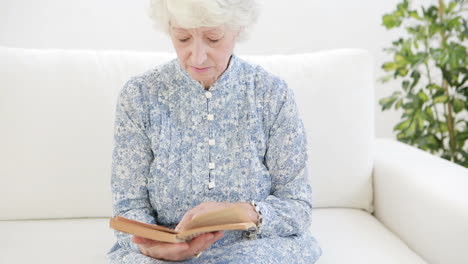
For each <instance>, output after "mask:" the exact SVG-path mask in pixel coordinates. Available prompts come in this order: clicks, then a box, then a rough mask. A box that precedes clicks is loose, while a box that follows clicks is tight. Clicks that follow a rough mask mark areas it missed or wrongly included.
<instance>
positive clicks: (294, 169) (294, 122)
mask: <svg viewBox="0 0 468 264" xmlns="http://www.w3.org/2000/svg"><path fill="white" fill-rule="evenodd" d="M276 86H278V85H276ZM279 86H280V87H279V88H280V89H279V91H280V92H279V93H278V94H277V95H273V96H271V98H270V100H269V101H270V102H269V105H270V107H269V108H270V111H271V113H270V116H271V118H270V119H271V120H272V121H271V123H272V125H271V126H270V130H269V140H268V146H267V150H266V153H265V161H264V162H265V166H266V167H267V169H268V171H269V173H270V175H271V179H272V188H271V193H270V195H269V196H267V198H266V199H265V200H264V201H260V202H258V205H259V208H260V211H261V213H262V216H263V224H262V227H261V228H260V234H261V235H262V236H290V235H296V234H301V233H304V232H305V231H306V230H307V229H308V228H309V226H310V222H311V211H312V189H311V185H310V182H309V180H308V173H307V166H306V163H307V139H306V134H305V129H304V126H303V123H302V120H301V119H300V118H299V115H298V110H297V106H296V103H295V100H294V94H293V91H292V90H291V89H289V88H288V87H287V85H286V84H285V83H284V82H283V81H280V85H279Z"/></svg>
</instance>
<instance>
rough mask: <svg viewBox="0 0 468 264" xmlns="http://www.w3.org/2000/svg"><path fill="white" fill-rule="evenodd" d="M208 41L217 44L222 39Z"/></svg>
mask: <svg viewBox="0 0 468 264" xmlns="http://www.w3.org/2000/svg"><path fill="white" fill-rule="evenodd" d="M208 40H209V41H211V42H213V43H216V42H218V41H220V40H221V39H210V38H209V39H208Z"/></svg>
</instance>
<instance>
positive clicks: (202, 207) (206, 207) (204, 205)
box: [175, 202, 258, 232]
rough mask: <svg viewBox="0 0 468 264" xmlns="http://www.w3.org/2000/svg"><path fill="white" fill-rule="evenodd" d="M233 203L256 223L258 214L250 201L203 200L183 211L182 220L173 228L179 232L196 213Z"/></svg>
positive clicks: (222, 207) (228, 205)
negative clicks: (241, 208)
mask: <svg viewBox="0 0 468 264" xmlns="http://www.w3.org/2000/svg"><path fill="white" fill-rule="evenodd" d="M234 205H238V206H241V207H243V208H244V210H245V212H246V213H247V215H248V216H249V218H250V220H251V221H252V222H253V223H255V224H257V221H258V214H257V212H255V208H254V207H253V206H252V205H251V204H250V203H247V202H239V203H229V202H205V203H201V204H199V205H198V206H196V207H194V208H192V209H190V210H189V211H187V212H186V213H185V215H184V217H182V220H180V222H179V224H178V225H177V227H176V228H175V230H176V231H179V232H180V231H183V230H184V227H185V225H186V224H187V222H188V221H189V220H191V219H193V218H195V217H197V216H198V215H201V214H205V213H208V212H211V211H216V210H220V209H224V208H226V207H231V206H234Z"/></svg>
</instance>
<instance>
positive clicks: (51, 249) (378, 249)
mask: <svg viewBox="0 0 468 264" xmlns="http://www.w3.org/2000/svg"><path fill="white" fill-rule="evenodd" d="M312 222H313V223H312V227H311V229H312V232H313V234H314V236H315V237H316V238H317V240H318V241H319V243H320V246H321V248H322V251H323V254H322V256H321V258H320V259H319V261H318V262H317V264H337V263H348V264H353V263H356V264H374V263H379V264H394V263H398V264H426V262H425V261H423V260H422V259H421V258H420V257H419V256H417V255H416V254H415V253H413V252H412V251H411V250H410V249H409V248H408V247H407V246H406V245H405V244H404V243H403V242H402V241H401V240H399V239H398V238H397V237H396V236H395V235H393V234H392V233H391V232H390V231H388V230H387V229H386V228H385V227H384V226H383V225H382V224H380V223H379V222H378V221H377V220H376V219H375V218H374V217H373V216H372V215H370V214H368V213H367V212H364V211H362V210H355V209H330V208H324V209H314V210H313V221H312ZM0 234H2V238H1V239H0V248H1V251H0V252H1V254H0V263H36V264H42V263H44V264H46V263H70V264H74V263H76V264H82V263H86V264H94V263H96V264H98V263H105V262H106V260H105V254H106V252H108V251H109V250H110V248H111V246H112V244H113V243H114V241H115V239H114V237H113V231H112V230H111V229H110V228H109V227H108V219H69V220H63V219H62V220H35V221H24V220H23V221H0Z"/></svg>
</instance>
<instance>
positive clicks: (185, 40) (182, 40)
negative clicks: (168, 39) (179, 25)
mask: <svg viewBox="0 0 468 264" xmlns="http://www.w3.org/2000/svg"><path fill="white" fill-rule="evenodd" d="M188 40H189V38H183V39H179V41H180V42H187V41H188Z"/></svg>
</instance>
